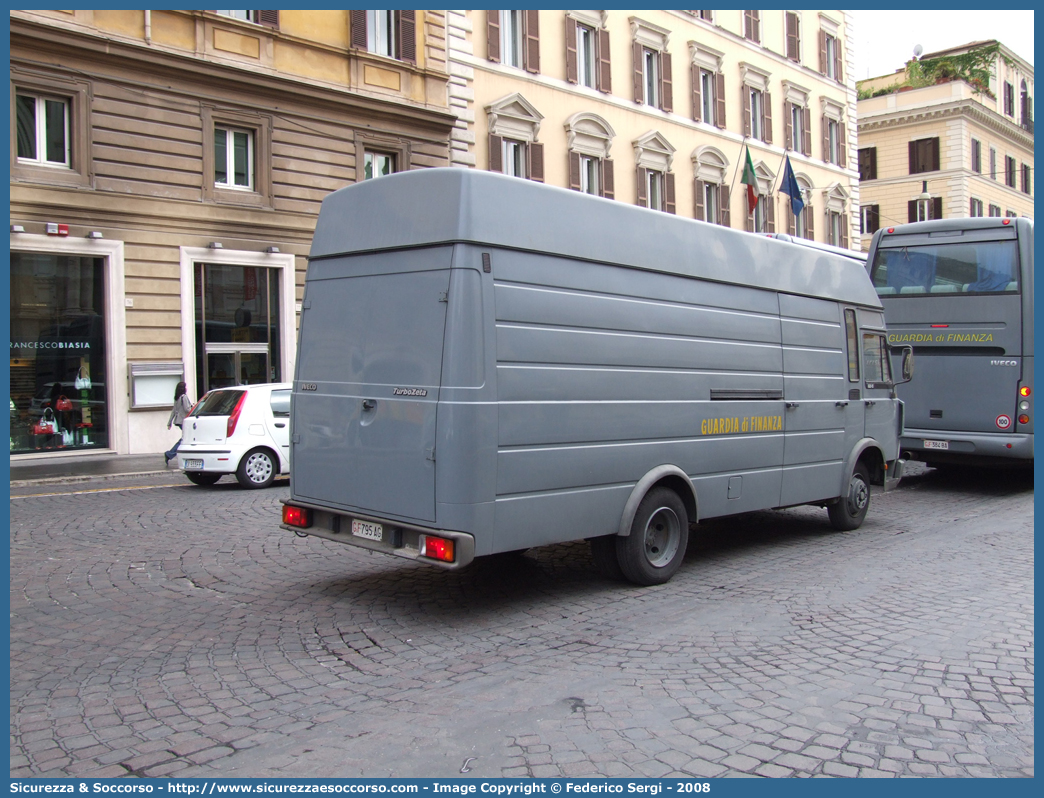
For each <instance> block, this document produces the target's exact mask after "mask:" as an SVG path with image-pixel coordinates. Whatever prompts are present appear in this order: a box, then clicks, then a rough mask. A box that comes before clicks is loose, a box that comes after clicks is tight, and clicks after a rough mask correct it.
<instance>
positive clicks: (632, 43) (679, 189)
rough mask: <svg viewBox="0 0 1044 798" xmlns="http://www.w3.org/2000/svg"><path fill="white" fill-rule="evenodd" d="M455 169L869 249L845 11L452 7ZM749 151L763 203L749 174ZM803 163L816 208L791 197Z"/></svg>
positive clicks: (803, 180) (807, 193)
mask: <svg viewBox="0 0 1044 798" xmlns="http://www.w3.org/2000/svg"><path fill="white" fill-rule="evenodd" d="M448 15H449V16H448V20H447V24H448V29H449V58H450V73H451V78H450V105H451V107H452V108H453V110H454V112H455V113H456V114H457V125H456V127H455V129H454V131H453V137H452V153H451V158H452V160H453V162H454V164H456V165H460V166H468V167H475V168H479V169H490V170H494V171H501V172H505V173H507V174H512V175H517V176H519V177H522V178H527V179H531V180H540V181H543V182H545V183H548V184H550V185H555V186H560V187H565V188H571V189H574V190H577V191H585V192H589V193H592V194H597V195H600V196H603V197H608V198H612V199H614V200H616V201H619V202H629V203H637V204H639V205H642V206H646V207H650V208H654V209H658V210H661V211H665V212H668V213H676V214H680V215H684V216H689V217H690V218H696V219H700V220H703V221H709V222H712V223H716V224H725V225H730V226H732V227H735V228H737V229H747V230H757V231H763V232H769V231H778V232H793V233H796V234H797V235H802V236H805V237H807V238H812V239H815V240H817V241H824V242H827V243H831V244H835V245H838V246H842V247H850V246H852V244H853V243H856V242H857V235H855V233H856V232H857V231H858V226H857V222H858V218H857V216H856V214H855V213H854V209H857V208H858V206H859V196H858V180H857V173H856V171H855V162H854V160H853V158H852V153H854V151H855V142H856V125H855V121H854V120H855V108H856V106H855V82H854V80H853V76H852V62H851V55H852V36H851V31H850V29H849V25H848V21H847V19H846V16H845V14H844V12H842V11H738V10H737V11H656V10H640V11H617V10H614V11H532V10H530V11H450V12H448ZM748 147H749V150H750V154H751V159H752V161H753V165H754V172H755V175H756V179H757V193H758V195H759V197H760V199H759V200H758V202H757V206H756V208H755V210H754V212H753V213H749V212H748V205H747V199H746V188H745V187H744V186H743V185H742V184H741V180H740V177H741V175H742V172H743V167H744V165H745V152H746V149H747V148H748ZM786 156H789V158H790V161H791V164H792V166H793V170H794V172H795V174H796V177H797V181H798V184H799V185H800V186H801V188H802V192H803V194H804V201H805V203H806V206H805V210H804V211H802V212H801V213H800V214H799V216H798V217H796V218H795V216H794V214H793V213H792V212H791V209H790V208H791V206H790V199H789V197H788V196H786V195H782V194H780V193H779V191H778V188H779V185H780V182H781V177H782V170H783V168H784V158H785V157H786Z"/></svg>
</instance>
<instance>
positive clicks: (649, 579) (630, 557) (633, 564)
mask: <svg viewBox="0 0 1044 798" xmlns="http://www.w3.org/2000/svg"><path fill="white" fill-rule="evenodd" d="M688 542H689V516H688V513H686V512H685V505H684V504H683V503H682V500H681V499H680V498H678V494H677V493H675V492H674V491H672V490H670V489H668V488H653V489H652V490H651V491H649V492H648V493H647V494H646V495H645V498H644V499H642V502H641V504H639V505H638V511H637V512H636V513H635V514H634V521H633V522H631V534H630V535H628V536H627V537H625V538H618V539H617V542H616V551H617V558H618V559H619V562H620V570H621V571H623V575H624V576H625V577H626V578H627V579H628V580H629V581H631V582H634V583H635V584H636V585H662V584H663V583H664V582H666V581H668V580H669V579H670V578H671V577H672V576H674V574H675V572H676V571H677V570H678V568H680V567H681V564H682V560H683V559H684V557H685V547H686V546H687V545H688Z"/></svg>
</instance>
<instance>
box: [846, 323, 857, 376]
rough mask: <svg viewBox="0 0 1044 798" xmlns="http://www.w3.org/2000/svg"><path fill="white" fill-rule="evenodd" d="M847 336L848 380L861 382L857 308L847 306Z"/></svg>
mask: <svg viewBox="0 0 1044 798" xmlns="http://www.w3.org/2000/svg"><path fill="white" fill-rule="evenodd" d="M845 337H846V338H847V339H848V381H849V382H859V332H858V330H857V328H856V314H855V310H853V309H851V308H845Z"/></svg>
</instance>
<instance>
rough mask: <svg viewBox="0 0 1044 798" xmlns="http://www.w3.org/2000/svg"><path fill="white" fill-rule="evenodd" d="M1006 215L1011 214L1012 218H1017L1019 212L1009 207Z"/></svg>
mask: <svg viewBox="0 0 1044 798" xmlns="http://www.w3.org/2000/svg"><path fill="white" fill-rule="evenodd" d="M1004 215H1005V216H1010V217H1011V218H1012V219H1015V218H1017V217H1018V214H1017V213H1015V211H1013V210H1012V209H1011V208H1008V210H1007V211H1005V212H1004Z"/></svg>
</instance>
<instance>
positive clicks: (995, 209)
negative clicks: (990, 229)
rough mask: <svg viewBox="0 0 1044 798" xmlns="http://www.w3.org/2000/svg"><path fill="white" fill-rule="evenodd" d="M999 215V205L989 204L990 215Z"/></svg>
mask: <svg viewBox="0 0 1044 798" xmlns="http://www.w3.org/2000/svg"><path fill="white" fill-rule="evenodd" d="M1000 215H1001V209H1000V205H993V204H991V205H990V216H1000Z"/></svg>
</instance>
